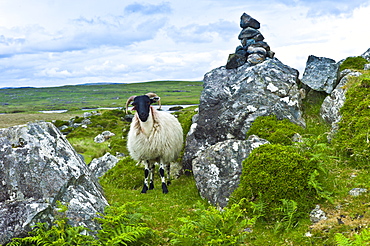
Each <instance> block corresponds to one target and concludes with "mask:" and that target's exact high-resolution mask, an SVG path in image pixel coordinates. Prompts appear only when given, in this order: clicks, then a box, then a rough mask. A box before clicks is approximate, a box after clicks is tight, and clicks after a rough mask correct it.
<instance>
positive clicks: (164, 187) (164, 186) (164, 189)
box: [162, 183, 168, 194]
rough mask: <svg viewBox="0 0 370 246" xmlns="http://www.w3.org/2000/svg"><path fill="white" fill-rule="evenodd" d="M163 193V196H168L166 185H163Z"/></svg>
mask: <svg viewBox="0 0 370 246" xmlns="http://www.w3.org/2000/svg"><path fill="white" fill-rule="evenodd" d="M162 191H163V194H167V193H168V189H167V185H166V183H162Z"/></svg>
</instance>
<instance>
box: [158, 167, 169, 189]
mask: <svg viewBox="0 0 370 246" xmlns="http://www.w3.org/2000/svg"><path fill="white" fill-rule="evenodd" d="M159 175H160V176H161V181H162V191H163V193H164V194H167V193H168V189H167V185H166V177H165V175H164V164H163V163H161V164H160V165H159Z"/></svg>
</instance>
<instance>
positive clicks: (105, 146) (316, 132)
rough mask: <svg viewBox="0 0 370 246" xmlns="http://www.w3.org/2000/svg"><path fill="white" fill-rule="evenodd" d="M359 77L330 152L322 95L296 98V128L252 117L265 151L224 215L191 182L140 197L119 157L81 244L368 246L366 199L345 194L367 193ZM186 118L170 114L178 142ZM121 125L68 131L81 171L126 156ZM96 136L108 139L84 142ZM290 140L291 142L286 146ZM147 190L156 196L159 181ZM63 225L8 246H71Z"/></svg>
mask: <svg viewBox="0 0 370 246" xmlns="http://www.w3.org/2000/svg"><path fill="white" fill-rule="evenodd" d="M343 64H346V63H343ZM362 72H363V73H364V75H362V76H361V77H359V78H353V79H351V84H350V86H349V90H348V93H347V99H348V100H347V101H346V103H345V105H344V107H343V109H342V111H341V113H342V115H343V121H342V122H341V124H340V130H339V131H338V134H337V135H336V137H335V138H334V139H333V141H332V142H331V143H329V142H328V141H327V135H328V133H329V131H330V128H331V127H330V126H329V125H328V124H326V123H325V122H324V121H323V120H322V119H321V118H320V116H319V110H320V106H321V103H322V101H323V99H324V97H325V95H324V94H320V93H317V94H311V96H309V97H307V98H306V99H305V101H304V103H303V107H304V117H305V120H306V124H307V127H306V128H304V129H303V128H301V127H298V126H295V125H293V124H292V123H290V122H289V121H287V120H283V121H280V120H277V119H276V117H275V116H267V117H261V118H258V119H257V120H256V121H255V122H254V124H253V126H252V128H251V129H250V131H249V132H248V135H250V134H256V135H259V136H260V137H263V138H266V139H268V140H269V141H270V142H271V144H269V145H263V146H261V147H259V148H257V149H255V150H254V151H253V152H252V153H251V154H250V156H249V157H248V158H247V159H245V160H244V162H243V174H242V177H241V183H240V187H239V188H238V189H236V191H235V192H234V193H233V194H232V197H231V202H230V203H229V205H228V207H226V208H225V209H224V210H218V209H217V208H215V207H213V206H210V205H209V204H208V203H207V201H205V200H204V199H202V198H201V197H200V195H199V193H198V191H197V188H196V185H195V181H194V179H193V177H192V176H185V175H183V176H180V177H179V178H178V179H174V180H173V182H172V185H171V187H170V193H169V194H167V195H163V194H162V192H161V189H154V190H152V191H150V192H148V193H147V194H145V195H142V194H140V188H141V185H142V178H143V177H142V176H143V169H142V167H140V166H136V162H135V161H134V160H132V159H131V158H130V157H129V156H126V157H124V158H122V159H121V160H120V162H119V163H118V164H117V165H116V166H115V167H114V168H113V169H111V170H110V171H108V172H107V173H106V174H105V175H104V176H103V177H102V178H101V179H100V183H101V185H102V186H103V189H104V192H105V195H106V197H107V199H108V201H109V203H110V206H109V207H107V209H106V213H105V214H104V215H103V217H102V218H101V219H99V222H100V223H101V225H102V230H100V231H98V232H97V237H96V238H94V239H93V240H92V239H91V238H85V239H84V240H85V241H86V242H90V241H89V240H92V241H91V244H90V245H341V246H344V245H346V246H347V245H368V243H369V241H370V231H369V230H370V229H369V228H368V226H369V225H370V213H369V212H368V207H369V206H370V194H369V192H367V193H364V194H361V195H360V196H351V195H349V191H350V190H351V189H353V188H366V189H370V173H369V168H368V165H367V164H369V163H370V158H369V153H368V151H369V147H370V146H369V137H368V136H369V130H370V129H369V124H368V122H369V117H370V116H369V114H368V113H369V107H370V106H369V105H370V102H369V95H370V86H369V78H370V72H366V71H362ZM198 96H199V94H198ZM195 113H196V112H195V111H194V108H188V109H187V110H184V111H180V112H178V113H176V114H177V115H178V117H179V119H180V121H181V124H182V126H183V128H184V132H185V134H186V132H187V131H188V129H189V127H190V124H191V117H192V116H193V115H194V114H195ZM123 118H124V113H123V112H122V111H120V110H107V111H102V114H101V115H100V116H94V117H91V121H92V124H91V125H89V126H88V127H87V128H86V129H84V128H77V129H75V130H73V131H72V132H71V133H69V134H68V136H67V137H68V139H69V141H70V142H71V143H72V145H73V146H74V147H75V148H76V150H77V151H78V152H79V153H81V154H82V155H84V157H85V160H86V162H87V163H89V162H90V161H91V159H92V158H95V157H99V156H102V155H103V154H104V153H105V152H111V153H112V154H116V152H120V153H124V154H126V155H127V150H126V149H125V136H126V134H127V131H128V124H129V123H128V122H125V121H124V120H123ZM59 123H62V122H59ZM104 130H110V131H111V132H113V133H115V134H116V136H114V137H112V138H111V139H110V140H108V141H107V142H105V143H102V144H95V143H93V138H94V137H95V136H96V134H98V133H101V132H102V131H104ZM296 133H299V136H300V138H298V140H299V141H298V142H296V141H292V138H293V136H294V135H296ZM155 181H156V183H155V186H158V187H159V185H160V180H159V177H158V176H156V180H155ZM316 204H319V205H320V207H321V209H322V210H323V211H325V212H326V216H327V219H326V220H322V221H320V222H318V223H315V224H313V223H312V222H311V221H310V219H309V213H310V211H311V210H312V209H313V208H314V206H315V205H316ZM63 221H65V218H63V217H61V218H59V219H58V220H57V221H56V222H55V224H54V225H52V227H46V226H45V225H38V226H37V227H36V228H35V229H34V231H32V232H31V233H30V237H29V238H28V239H27V238H26V239H15V240H14V241H13V242H12V244H10V245H33V244H35V243H36V242H37V243H39V245H46V244H48V243H50V240H49V241H48V239H46V238H45V237H44V238H42V237H38V235H44V234H45V233H50V234H48V235H53V233H59V238H63V240H64V241H57V240H56V241H55V243H51V244H52V245H79V244H76V241H78V240H80V237H81V236H80V234H79V233H78V232H79V230H80V228H70V227H69V226H68V224H67V223H64V222H63ZM67 232H68V233H67ZM66 233H67V234H68V235H71V236H70V237H76V238H75V239H73V238H72V239H71V238H70V237H67V236H64V235H66ZM32 237H37V238H38V240H39V241H34V242H33V244H31V243H30V242H31V241H27V240H30V238H32ZM53 237H54V236H53ZM55 237H56V236H55ZM81 245H83V244H81Z"/></svg>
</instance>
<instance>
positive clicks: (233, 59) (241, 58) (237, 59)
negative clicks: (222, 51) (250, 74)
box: [226, 53, 246, 69]
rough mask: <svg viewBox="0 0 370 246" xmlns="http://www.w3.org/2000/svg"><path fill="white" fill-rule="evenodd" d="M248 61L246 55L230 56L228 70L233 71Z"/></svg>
mask: <svg viewBox="0 0 370 246" xmlns="http://www.w3.org/2000/svg"><path fill="white" fill-rule="evenodd" d="M245 61H246V57H245V55H241V54H239V53H236V54H230V55H229V58H228V59H227V63H226V68H227V69H233V68H237V67H240V66H242V65H243V64H244V63H245Z"/></svg>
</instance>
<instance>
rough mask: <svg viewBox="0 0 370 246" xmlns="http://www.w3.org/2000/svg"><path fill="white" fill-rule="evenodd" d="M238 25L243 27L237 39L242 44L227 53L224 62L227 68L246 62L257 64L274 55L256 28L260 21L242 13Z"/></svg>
mask: <svg viewBox="0 0 370 246" xmlns="http://www.w3.org/2000/svg"><path fill="white" fill-rule="evenodd" d="M240 27H241V28H243V29H242V31H241V32H240V34H239V36H238V39H239V40H240V42H241V44H242V45H239V46H238V47H236V50H235V53H233V54H230V55H229V58H228V59H227V63H226V68H227V69H233V68H237V67H240V66H242V65H244V64H245V63H246V62H247V63H249V64H258V63H261V62H263V61H264V60H265V59H266V57H269V58H273V57H274V55H275V53H274V52H273V51H271V49H270V46H269V45H268V44H267V43H266V42H264V41H263V40H264V39H265V38H264V37H263V35H262V34H261V32H260V31H259V30H258V29H259V28H260V23H259V22H258V21H257V20H256V19H254V18H252V17H251V16H250V15H248V14H246V13H244V14H243V15H242V16H241V17H240Z"/></svg>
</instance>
